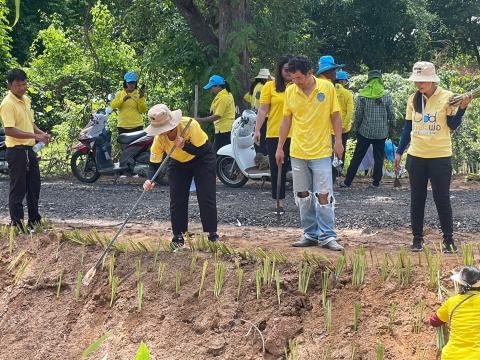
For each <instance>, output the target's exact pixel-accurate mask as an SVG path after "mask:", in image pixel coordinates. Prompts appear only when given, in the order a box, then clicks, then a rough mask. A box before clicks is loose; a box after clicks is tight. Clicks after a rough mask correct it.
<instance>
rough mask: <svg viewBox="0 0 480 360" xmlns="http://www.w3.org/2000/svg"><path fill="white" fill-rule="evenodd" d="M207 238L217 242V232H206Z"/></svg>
mask: <svg viewBox="0 0 480 360" xmlns="http://www.w3.org/2000/svg"><path fill="white" fill-rule="evenodd" d="M207 238H208V241H211V242H217V241H218V234H217V233H216V232H211V233H209V234H208V236H207Z"/></svg>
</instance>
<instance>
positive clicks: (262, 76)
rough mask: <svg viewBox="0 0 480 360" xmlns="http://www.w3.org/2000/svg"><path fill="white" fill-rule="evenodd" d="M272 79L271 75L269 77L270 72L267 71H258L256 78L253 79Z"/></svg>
mask: <svg viewBox="0 0 480 360" xmlns="http://www.w3.org/2000/svg"><path fill="white" fill-rule="evenodd" d="M271 78H272V75H270V70H268V69H260V70H259V71H258V74H257V76H255V79H267V80H270V79H271Z"/></svg>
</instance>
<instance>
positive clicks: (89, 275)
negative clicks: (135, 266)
mask: <svg viewBox="0 0 480 360" xmlns="http://www.w3.org/2000/svg"><path fill="white" fill-rule="evenodd" d="M197 111H198V86H197V85H195V109H194V114H195V115H196V114H197ZM192 120H193V119H190V120H189V121H188V123H187V125H185V127H184V128H183V130H182V132H181V134H180V137H184V135H185V133H186V131H187V130H188V128H189V127H190V124H191V123H192ZM176 148H177V147H176V146H175V144H174V145H173V147H172V149H171V150H170V151H169V153H168V154H167V156H166V157H165V159H164V160H163V161H162V164H161V165H160V166H159V167H158V169H157V171H156V172H155V174H154V175H153V177H152V178H151V179H150V180H151V181H154V180H155V179H156V178H157V176H158V174H160V173H161V172H162V171H163V170H164V168H165V166H167V163H168V160H169V159H170V157H171V156H172V154H173V152H174V151H175V149H176ZM145 194H146V191H145V190H143V192H142V194H141V195H140V197H139V198H138V199H137V201H136V202H135V204H134V205H133V207H132V209H131V210H130V212H129V213H128V215H127V218H126V219H125V221H124V222H123V223H122V226H120V228H119V229H118V230H117V232H116V233H115V235H114V237H113V238H112V240H110V242H109V243H108V245H107V246H106V247H105V250H103V253H102V255H101V256H100V257H99V258H98V260H97V262H96V263H95V265H94V266H92V268H91V269H90V270H88V271H87V273H86V274H85V277H84V278H83V280H82V284H83V285H84V286H88V285H90V283H91V282H92V279H93V277H94V276H95V273H96V272H97V269H98V268H99V267H100V265H101V264H102V261H103V258H104V257H105V255H107V253H108V251H109V250H110V248H111V247H112V245H113V244H114V243H115V241H116V240H117V238H118V236H119V235H120V233H121V232H122V231H123V229H124V228H125V225H126V224H127V222H128V220H130V218H131V217H132V215H133V212H134V211H135V209H136V208H137V206H138V204H140V202H141V201H142V199H143V197H144V196H145Z"/></svg>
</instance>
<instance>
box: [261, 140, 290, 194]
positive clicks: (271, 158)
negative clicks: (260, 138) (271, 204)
mask: <svg viewBox="0 0 480 360" xmlns="http://www.w3.org/2000/svg"><path fill="white" fill-rule="evenodd" d="M266 142H267V152H268V162H269V164H270V178H271V180H272V198H273V199H276V198H277V181H278V166H277V160H276V159H275V153H276V152H277V146H278V138H267V139H266ZM283 152H284V154H285V162H284V164H283V166H282V178H281V179H280V182H281V184H280V194H279V196H278V198H279V199H285V182H286V180H287V171H288V170H290V169H291V168H292V165H291V164H290V139H287V140H286V141H285V144H284V145H283Z"/></svg>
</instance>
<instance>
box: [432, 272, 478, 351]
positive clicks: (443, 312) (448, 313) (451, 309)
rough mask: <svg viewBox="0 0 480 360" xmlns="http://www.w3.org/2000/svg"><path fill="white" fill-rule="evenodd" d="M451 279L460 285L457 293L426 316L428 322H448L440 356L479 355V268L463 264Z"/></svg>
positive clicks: (441, 323) (440, 324)
mask: <svg viewBox="0 0 480 360" xmlns="http://www.w3.org/2000/svg"><path fill="white" fill-rule="evenodd" d="M451 279H452V280H453V281H454V282H456V283H457V284H458V285H459V287H460V293H459V294H458V295H455V296H452V297H451V298H449V299H448V300H447V301H445V302H444V303H443V304H442V306H441V307H440V308H439V309H438V310H437V312H436V313H433V314H432V315H431V316H430V325H431V326H434V327H439V326H442V325H444V324H449V325H450V336H449V339H448V343H447V345H445V347H444V348H443V349H442V360H459V359H462V360H478V359H480V331H479V329H480V270H479V269H478V268H475V267H473V266H465V267H464V268H462V270H460V272H458V273H456V274H454V275H453V276H452V277H451Z"/></svg>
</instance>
